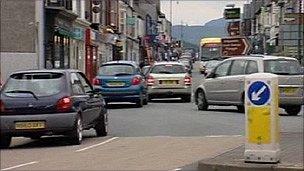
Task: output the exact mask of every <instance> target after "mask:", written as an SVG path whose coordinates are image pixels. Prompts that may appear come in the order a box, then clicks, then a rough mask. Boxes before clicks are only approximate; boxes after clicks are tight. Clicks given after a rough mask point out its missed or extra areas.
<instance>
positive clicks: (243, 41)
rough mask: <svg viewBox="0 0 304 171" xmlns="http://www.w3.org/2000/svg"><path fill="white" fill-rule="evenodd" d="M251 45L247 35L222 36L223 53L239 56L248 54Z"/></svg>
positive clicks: (224, 54)
mask: <svg viewBox="0 0 304 171" xmlns="http://www.w3.org/2000/svg"><path fill="white" fill-rule="evenodd" d="M250 48H251V46H250V44H249V42H248V40H247V38H246V37H228V38H222V55H223V56H239V55H246V54H248V52H249V50H250Z"/></svg>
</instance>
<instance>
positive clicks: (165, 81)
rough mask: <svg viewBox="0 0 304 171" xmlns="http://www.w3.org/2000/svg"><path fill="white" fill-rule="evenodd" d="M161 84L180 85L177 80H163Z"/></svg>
mask: <svg viewBox="0 0 304 171" xmlns="http://www.w3.org/2000/svg"><path fill="white" fill-rule="evenodd" d="M161 84H178V81H176V80H162V81H161Z"/></svg>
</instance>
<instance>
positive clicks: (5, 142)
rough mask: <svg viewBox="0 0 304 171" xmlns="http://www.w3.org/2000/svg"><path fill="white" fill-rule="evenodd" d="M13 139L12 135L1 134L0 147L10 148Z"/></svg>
mask: <svg viewBox="0 0 304 171" xmlns="http://www.w3.org/2000/svg"><path fill="white" fill-rule="evenodd" d="M11 141H12V137H11V136H8V135H3V136H1V139H0V148H1V149H5V148H8V147H9V146H10V144H11Z"/></svg>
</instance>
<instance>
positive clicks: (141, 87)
mask: <svg viewBox="0 0 304 171" xmlns="http://www.w3.org/2000/svg"><path fill="white" fill-rule="evenodd" d="M93 82H94V88H95V89H99V90H100V91H101V94H102V95H103V97H104V99H105V101H106V103H110V102H131V103H136V105H137V106H138V107H142V106H143V105H146V104H147V103H148V97H147V85H146V81H145V77H144V75H143V74H142V73H141V71H140V68H139V66H138V65H137V64H136V63H135V62H132V61H113V62H107V63H105V64H103V65H101V66H100V68H99V71H98V74H97V76H96V78H95V79H94V81H93Z"/></svg>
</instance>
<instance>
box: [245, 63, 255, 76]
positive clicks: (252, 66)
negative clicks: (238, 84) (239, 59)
mask: <svg viewBox="0 0 304 171" xmlns="http://www.w3.org/2000/svg"><path fill="white" fill-rule="evenodd" d="M257 72H258V64H257V62H256V61H248V62H247V67H246V74H253V73H257Z"/></svg>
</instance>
